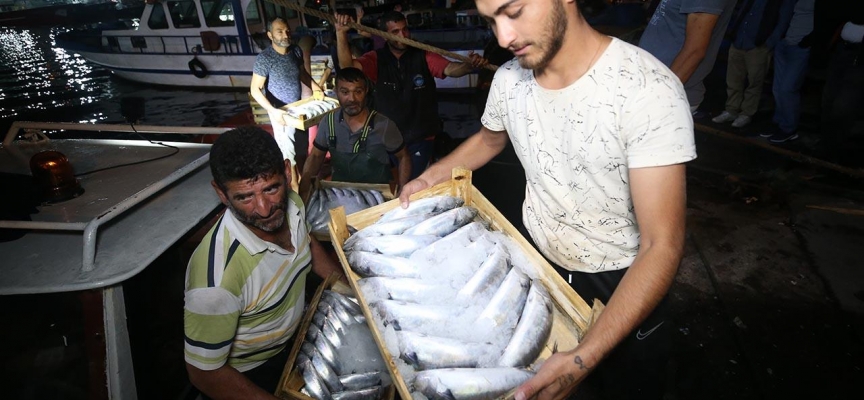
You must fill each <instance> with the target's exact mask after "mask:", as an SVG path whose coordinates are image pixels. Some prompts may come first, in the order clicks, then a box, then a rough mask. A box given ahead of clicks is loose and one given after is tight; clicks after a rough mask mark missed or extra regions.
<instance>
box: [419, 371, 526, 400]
mask: <svg viewBox="0 0 864 400" xmlns="http://www.w3.org/2000/svg"><path fill="white" fill-rule="evenodd" d="M532 376H534V373H533V372H531V371H528V370H524V369H519V368H446V369H430V370H428V371H422V372H420V373H418V374H417V377H416V378H415V379H414V388H415V389H416V390H418V391H420V392H421V393H423V394H424V395H425V396H426V397H428V398H429V399H432V400H439V399H440V400H491V399H495V398H497V397H499V396H501V395H503V394H504V393H507V392H508V391H509V390H511V389H513V388H515V387H517V386H519V385H521V384H522V383H523V382H525V381H527V380H528V379H530V378H531V377H532Z"/></svg>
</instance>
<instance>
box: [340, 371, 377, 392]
mask: <svg viewBox="0 0 864 400" xmlns="http://www.w3.org/2000/svg"><path fill="white" fill-rule="evenodd" d="M339 382H342V388H343V390H358V389H364V388H368V387H372V386H378V385H381V373H380V372H378V371H372V372H365V373H361V374H350V375H342V376H340V377H339Z"/></svg>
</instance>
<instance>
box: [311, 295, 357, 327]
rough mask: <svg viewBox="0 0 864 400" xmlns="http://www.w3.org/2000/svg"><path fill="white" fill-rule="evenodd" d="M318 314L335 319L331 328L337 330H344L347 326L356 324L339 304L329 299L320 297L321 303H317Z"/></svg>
mask: <svg viewBox="0 0 864 400" xmlns="http://www.w3.org/2000/svg"><path fill="white" fill-rule="evenodd" d="M318 312H319V313H321V314H324V315H325V317H326V318H331V319H335V320H336V321H334V322H333V326H334V327H336V328H337V329H344V328H345V327H346V326H348V325H354V324H356V323H357V320H356V319H354V317H352V316H351V314H350V313H348V310H346V309H345V307H344V306H342V304H341V303H339V302H338V301H336V300H334V299H332V298H330V297H323V296H322V297H321V301H320V302H318ZM337 324H338V325H337ZM319 326H321V325H319Z"/></svg>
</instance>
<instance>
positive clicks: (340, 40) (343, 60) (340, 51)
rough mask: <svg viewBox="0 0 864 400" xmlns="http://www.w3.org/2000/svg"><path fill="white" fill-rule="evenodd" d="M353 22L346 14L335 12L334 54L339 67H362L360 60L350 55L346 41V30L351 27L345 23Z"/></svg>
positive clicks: (349, 47) (349, 48)
mask: <svg viewBox="0 0 864 400" xmlns="http://www.w3.org/2000/svg"><path fill="white" fill-rule="evenodd" d="M349 22H353V21H352V18H351V17H349V16H347V15H340V14H336V55H337V56H338V57H339V60H338V62H339V68H351V67H354V68H359V69H361V70H362V69H363V66H362V65H361V64H360V61H357V60H355V59H354V56H353V55H351V46H350V45H349V43H348V31H349V30H350V29H351V28H349V27H348V26H347V25H346V24H347V23H349Z"/></svg>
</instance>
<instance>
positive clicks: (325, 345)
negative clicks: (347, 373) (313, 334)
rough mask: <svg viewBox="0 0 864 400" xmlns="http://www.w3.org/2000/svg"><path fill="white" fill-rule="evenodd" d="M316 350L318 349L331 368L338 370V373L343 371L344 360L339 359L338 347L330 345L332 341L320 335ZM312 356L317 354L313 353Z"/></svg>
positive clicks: (334, 370) (316, 342)
mask: <svg viewBox="0 0 864 400" xmlns="http://www.w3.org/2000/svg"><path fill="white" fill-rule="evenodd" d="M315 350H317V351H318V354H320V355H321V358H323V359H324V361H326V362H327V364H328V365H329V366H330V368H332V369H333V372H336V374H340V373H342V362H341V361H339V357H338V356H336V349H334V348H333V346H331V345H330V341H328V340H327V339H325V338H324V337H319V338H318V340H316V341H315ZM312 356H313V357H314V356H315V355H314V354H313V355H312Z"/></svg>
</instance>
